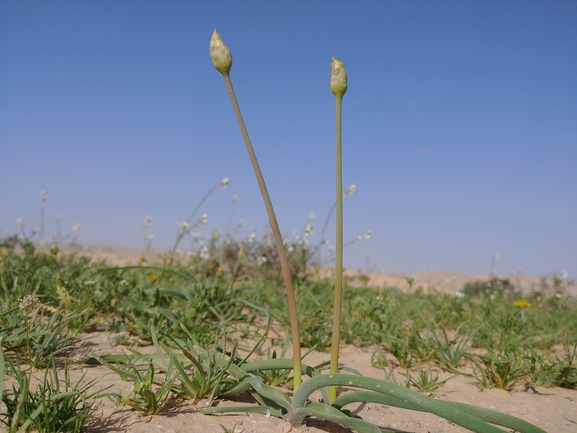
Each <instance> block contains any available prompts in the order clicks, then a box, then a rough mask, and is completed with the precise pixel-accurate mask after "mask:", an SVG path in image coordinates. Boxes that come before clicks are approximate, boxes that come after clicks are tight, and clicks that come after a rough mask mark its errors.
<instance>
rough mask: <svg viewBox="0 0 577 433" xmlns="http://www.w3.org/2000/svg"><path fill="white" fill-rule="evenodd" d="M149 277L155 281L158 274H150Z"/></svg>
mask: <svg viewBox="0 0 577 433" xmlns="http://www.w3.org/2000/svg"><path fill="white" fill-rule="evenodd" d="M150 279H151V280H152V281H156V280H157V279H158V275H156V274H150Z"/></svg>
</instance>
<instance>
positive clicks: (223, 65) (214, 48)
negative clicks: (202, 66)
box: [210, 29, 232, 74]
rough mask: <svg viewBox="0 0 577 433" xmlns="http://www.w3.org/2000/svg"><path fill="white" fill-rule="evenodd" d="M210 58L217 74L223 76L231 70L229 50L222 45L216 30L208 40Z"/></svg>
mask: <svg viewBox="0 0 577 433" xmlns="http://www.w3.org/2000/svg"><path fill="white" fill-rule="evenodd" d="M210 58H211V59H212V64H213V65H214V67H215V68H216V70H217V71H218V72H221V73H223V74H225V73H227V72H228V71H230V68H232V55H231V54H230V50H229V49H228V47H227V46H226V45H225V44H224V42H223V41H222V39H221V37H220V35H219V34H218V32H217V31H216V29H214V32H212V38H211V39H210Z"/></svg>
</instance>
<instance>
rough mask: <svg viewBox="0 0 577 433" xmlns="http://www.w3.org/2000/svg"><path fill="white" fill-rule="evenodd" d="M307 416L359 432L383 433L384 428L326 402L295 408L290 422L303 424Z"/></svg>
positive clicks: (298, 424) (295, 425) (296, 424)
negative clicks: (352, 415) (349, 414)
mask: <svg viewBox="0 0 577 433" xmlns="http://www.w3.org/2000/svg"><path fill="white" fill-rule="evenodd" d="M307 416H315V417H318V418H321V419H324V420H327V421H332V422H335V423H337V424H340V425H342V426H345V427H348V428H351V429H353V430H355V431H357V432H358V433H381V432H382V430H381V429H380V428H378V427H377V426H376V425H374V424H372V423H370V422H368V421H365V420H363V419H360V418H352V417H349V416H347V415H345V414H344V413H342V412H341V411H340V410H338V409H335V408H334V407H332V406H329V405H327V404H324V403H310V404H308V405H307V406H306V407H300V408H298V409H295V410H294V411H293V412H292V413H291V414H290V416H289V422H290V423H291V425H292V426H293V427H298V426H300V425H302V423H303V421H304V419H305V418H306V417H307ZM391 433H392V432H391Z"/></svg>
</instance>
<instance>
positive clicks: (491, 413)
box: [333, 391, 545, 433]
mask: <svg viewBox="0 0 577 433" xmlns="http://www.w3.org/2000/svg"><path fill="white" fill-rule="evenodd" d="M439 401H441V400H439ZM360 402H371V403H380V404H386V405H389V406H395V407H401V408H403V409H410V410H418V411H423V409H422V408H421V407H420V406H418V405H414V404H411V403H407V402H406V401H403V400H401V399H398V398H396V397H391V396H389V395H386V394H380V393H376V392H373V391H355V392H349V393H347V394H344V395H342V396H340V397H339V398H337V399H336V400H335V402H334V404H333V406H335V407H336V408H337V409H339V410H340V409H341V408H342V407H344V406H346V405H347V404H350V403H360ZM442 403H444V404H446V405H448V406H452V407H455V408H457V409H459V410H460V411H462V412H465V413H467V414H469V415H472V416H474V417H476V418H479V419H482V420H483V421H487V422H490V423H492V424H497V425H500V426H503V427H507V428H510V429H513V430H515V431H518V432H524V433H545V432H544V431H543V430H542V429H540V428H539V427H536V426H534V425H533V424H531V423H528V422H527V421H524V420H522V419H520V418H516V417H514V416H511V415H508V414H504V413H501V412H497V411H495V410H490V409H485V408H481V407H478V406H473V405H470V404H465V403H458V402H455V401H446V400H444V401H442Z"/></svg>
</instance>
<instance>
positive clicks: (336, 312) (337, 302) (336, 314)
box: [329, 95, 343, 403]
mask: <svg viewBox="0 0 577 433" xmlns="http://www.w3.org/2000/svg"><path fill="white" fill-rule="evenodd" d="M335 99H336V118H337V131H336V136H337V145H336V149H337V154H336V167H337V171H336V191H337V197H336V198H337V201H336V211H337V213H336V245H335V251H336V256H335V299H334V306H333V336H332V343H331V366H330V372H331V373H338V371H339V350H340V339H341V310H342V301H343V159H342V156H343V151H342V149H343V148H342V123H341V121H342V102H343V96H342V95H337V96H336V97H335ZM336 398H337V388H336V387H335V386H331V387H330V388H329V401H330V402H331V403H332V402H333V401H335V399H336Z"/></svg>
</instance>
